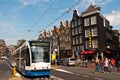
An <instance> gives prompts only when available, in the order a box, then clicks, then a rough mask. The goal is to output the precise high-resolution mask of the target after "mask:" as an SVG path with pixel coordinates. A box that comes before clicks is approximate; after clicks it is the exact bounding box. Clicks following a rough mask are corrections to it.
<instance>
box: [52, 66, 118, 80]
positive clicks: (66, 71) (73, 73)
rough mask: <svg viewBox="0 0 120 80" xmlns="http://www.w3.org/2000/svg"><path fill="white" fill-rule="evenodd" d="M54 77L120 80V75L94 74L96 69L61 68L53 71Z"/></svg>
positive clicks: (65, 79) (71, 79)
mask: <svg viewBox="0 0 120 80" xmlns="http://www.w3.org/2000/svg"><path fill="white" fill-rule="evenodd" d="M52 75H54V76H57V77H60V78H62V79H63V80H120V73H117V72H112V73H97V74H95V73H94V69H88V68H80V67H66V66H61V67H58V69H53V70H52Z"/></svg>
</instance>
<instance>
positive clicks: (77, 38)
mask: <svg viewBox="0 0 120 80" xmlns="http://www.w3.org/2000/svg"><path fill="white" fill-rule="evenodd" d="M78 41H79V37H78V36H76V44H78V43H79V42H78Z"/></svg>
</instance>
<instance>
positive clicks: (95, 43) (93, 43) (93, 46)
mask: <svg viewBox="0 0 120 80" xmlns="http://www.w3.org/2000/svg"><path fill="white" fill-rule="evenodd" d="M92 48H98V40H92Z"/></svg>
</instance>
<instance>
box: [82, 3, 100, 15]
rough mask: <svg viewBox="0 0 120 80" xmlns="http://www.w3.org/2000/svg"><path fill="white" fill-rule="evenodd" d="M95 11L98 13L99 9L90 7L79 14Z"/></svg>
mask: <svg viewBox="0 0 120 80" xmlns="http://www.w3.org/2000/svg"><path fill="white" fill-rule="evenodd" d="M95 10H99V11H100V7H96V6H95V5H92V4H91V5H90V6H89V7H88V8H87V10H85V11H84V12H82V13H81V14H85V13H89V12H91V11H95Z"/></svg>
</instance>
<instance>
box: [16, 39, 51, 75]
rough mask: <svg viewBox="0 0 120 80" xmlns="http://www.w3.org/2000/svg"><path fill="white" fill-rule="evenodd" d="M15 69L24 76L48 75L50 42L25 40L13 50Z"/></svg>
mask: <svg viewBox="0 0 120 80" xmlns="http://www.w3.org/2000/svg"><path fill="white" fill-rule="evenodd" d="M14 54H15V56H14V57H15V61H16V64H17V65H16V69H17V70H18V71H20V72H21V73H22V74H23V75H25V76H30V77H49V76H50V69H51V62H50V61H51V46H50V42H46V41H40V40H30V41H26V42H25V43H24V44H23V45H22V46H20V47H19V48H18V49H17V50H15V51H14Z"/></svg>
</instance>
